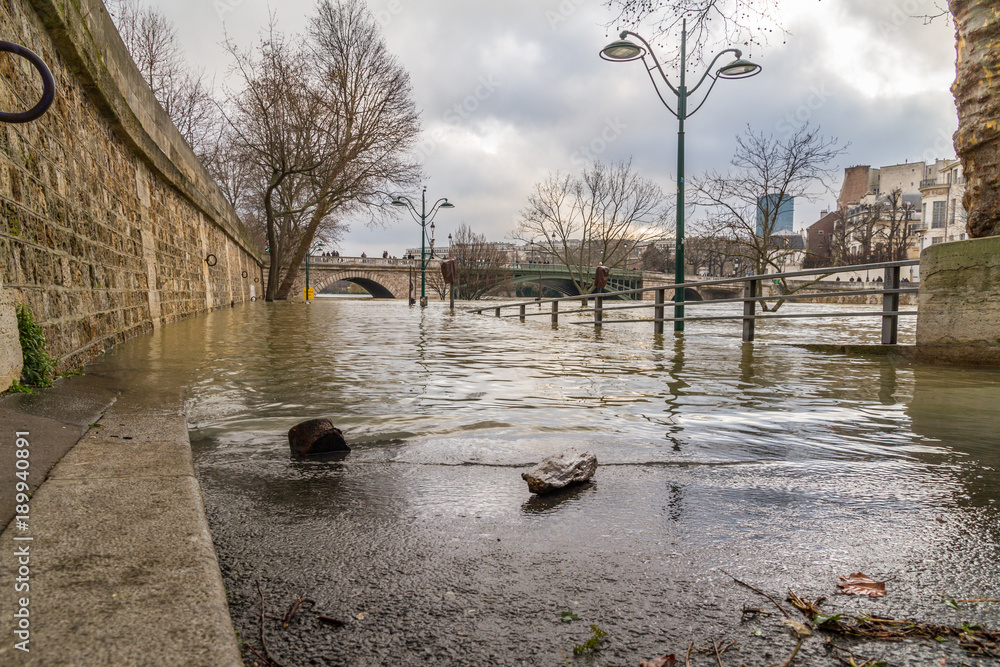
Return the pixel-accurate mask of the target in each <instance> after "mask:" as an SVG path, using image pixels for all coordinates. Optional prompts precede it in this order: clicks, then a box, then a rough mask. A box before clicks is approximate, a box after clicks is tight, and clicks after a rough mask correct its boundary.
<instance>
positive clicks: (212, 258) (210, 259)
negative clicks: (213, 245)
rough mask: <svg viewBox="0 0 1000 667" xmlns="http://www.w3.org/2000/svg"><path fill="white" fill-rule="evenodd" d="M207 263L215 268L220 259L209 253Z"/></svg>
mask: <svg viewBox="0 0 1000 667" xmlns="http://www.w3.org/2000/svg"><path fill="white" fill-rule="evenodd" d="M205 263H206V264H208V265H209V266H215V265H216V264H218V263H219V258H218V257H216V256H215V255H213V254H211V253H209V255H208V257H206V258H205Z"/></svg>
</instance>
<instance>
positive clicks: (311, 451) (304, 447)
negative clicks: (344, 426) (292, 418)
mask: <svg viewBox="0 0 1000 667" xmlns="http://www.w3.org/2000/svg"><path fill="white" fill-rule="evenodd" d="M288 446H289V447H291V450H292V456H294V457H296V458H300V459H303V458H306V457H308V456H314V455H316V454H329V453H331V452H349V451H351V448H350V447H348V446H347V441H346V440H344V434H343V433H341V432H340V429H339V428H337V427H336V426H334V425H333V422H332V421H330V420H329V419H310V420H309V421H304V422H302V423H301V424H296V425H295V426H293V427H292V428H291V429H290V430H289V431H288Z"/></svg>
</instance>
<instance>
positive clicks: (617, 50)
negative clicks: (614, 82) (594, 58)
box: [601, 32, 646, 63]
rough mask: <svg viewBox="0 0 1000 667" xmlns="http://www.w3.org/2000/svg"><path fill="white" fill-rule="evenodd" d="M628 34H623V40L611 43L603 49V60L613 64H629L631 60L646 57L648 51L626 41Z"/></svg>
mask: <svg viewBox="0 0 1000 667" xmlns="http://www.w3.org/2000/svg"><path fill="white" fill-rule="evenodd" d="M626 34H627V33H624V32H623V33H622V34H621V39H619V40H618V41H617V42H611V43H610V44H608V45H607V46H605V47H604V48H603V49H601V58H603V59H604V60H609V61H611V62H619V63H620V62H628V61H629V60H638V59H639V58H642V57H643V56H644V55H646V49H644V48H642V47H641V46H639V45H638V44H636V43H635V42H630V41H628V40H627V39H625V35H626Z"/></svg>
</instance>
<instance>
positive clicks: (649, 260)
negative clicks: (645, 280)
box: [639, 243, 675, 273]
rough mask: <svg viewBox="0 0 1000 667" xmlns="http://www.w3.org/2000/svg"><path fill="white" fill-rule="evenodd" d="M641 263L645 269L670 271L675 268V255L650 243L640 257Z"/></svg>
mask: <svg viewBox="0 0 1000 667" xmlns="http://www.w3.org/2000/svg"><path fill="white" fill-rule="evenodd" d="M639 265H640V266H641V267H642V270H643V271H653V272H656V273H670V272H671V271H673V270H674V265H675V264H674V256H673V255H672V254H671V253H669V252H667V251H666V250H660V249H659V248H657V247H656V245H654V244H652V243H650V244H649V245H648V246H646V250H645V251H643V253H642V256H641V257H640V258H639Z"/></svg>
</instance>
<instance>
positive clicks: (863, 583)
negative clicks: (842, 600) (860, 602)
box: [837, 572, 885, 598]
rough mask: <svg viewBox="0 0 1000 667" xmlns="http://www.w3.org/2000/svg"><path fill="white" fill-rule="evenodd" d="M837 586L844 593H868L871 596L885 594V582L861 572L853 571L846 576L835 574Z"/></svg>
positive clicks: (876, 596)
mask: <svg viewBox="0 0 1000 667" xmlns="http://www.w3.org/2000/svg"><path fill="white" fill-rule="evenodd" d="M837 586H839V587H840V589H841V590H840V592H841V593H844V594H846V595H868V596H871V597H873V598H878V597H882V596H883V595H885V582H884V581H875V580H873V579H871V578H869V576H868V575H867V574H864V573H863V572H855V573H854V574H851V575H849V576H846V577H845V576H844V575H842V574H841V575H837Z"/></svg>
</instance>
